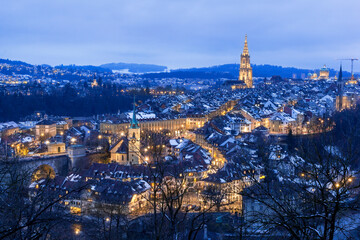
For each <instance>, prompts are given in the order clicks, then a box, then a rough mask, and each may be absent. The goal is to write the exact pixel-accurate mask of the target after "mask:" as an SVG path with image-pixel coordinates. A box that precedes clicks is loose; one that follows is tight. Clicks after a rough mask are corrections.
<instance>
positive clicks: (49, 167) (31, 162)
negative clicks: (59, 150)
mask: <svg viewBox="0 0 360 240" xmlns="http://www.w3.org/2000/svg"><path fill="white" fill-rule="evenodd" d="M3 164H4V163H3ZM6 164H7V165H8V166H10V165H11V166H12V167H15V168H17V169H21V171H22V172H24V173H26V174H28V175H29V177H31V179H32V180H36V179H38V178H39V176H43V177H45V176H46V175H48V176H49V177H51V178H53V177H55V176H66V175H67V174H68V172H69V170H70V167H71V161H70V159H69V157H68V156H67V155H66V154H58V155H51V156H42V157H31V158H20V159H19V160H17V161H14V162H7V163H6ZM37 174H38V177H36V175H37Z"/></svg>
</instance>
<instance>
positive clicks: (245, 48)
mask: <svg viewBox="0 0 360 240" xmlns="http://www.w3.org/2000/svg"><path fill="white" fill-rule="evenodd" d="M243 55H249V48H248V43H247V34H245V43H244V51H243Z"/></svg>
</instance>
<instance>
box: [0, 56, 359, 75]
mask: <svg viewBox="0 0 360 240" xmlns="http://www.w3.org/2000/svg"><path fill="white" fill-rule="evenodd" d="M0 64H9V65H14V66H18V65H24V66H28V67H31V66H35V65H32V64H29V63H26V62H23V61H13V60H9V59H1V58H0ZM39 66H47V67H51V66H49V65H46V64H42V65H39ZM251 66H252V68H253V76H254V77H271V76H281V77H282V78H292V77H293V74H295V75H296V77H297V78H301V77H303V76H305V77H306V76H307V74H308V73H314V72H316V73H319V69H315V70H313V69H300V68H295V67H282V66H275V65H269V64H264V65H256V64H253V65H251ZM54 68H58V69H68V70H70V71H76V70H88V71H93V72H111V71H112V70H119V71H122V70H127V71H124V73H135V74H142V75H141V77H143V78H182V79H184V78H199V79H221V78H223V79H237V78H238V76H239V68H240V66H239V64H222V65H216V66H210V67H201V68H184V69H174V70H171V71H168V72H165V70H167V67H166V66H161V65H155V64H138V63H107V64H102V65H100V66H94V65H74V64H72V65H58V66H55V67H54ZM329 73H330V77H333V76H335V75H338V70H334V69H329ZM355 74H359V73H355ZM343 76H344V77H350V76H351V74H350V72H346V71H344V72H343Z"/></svg>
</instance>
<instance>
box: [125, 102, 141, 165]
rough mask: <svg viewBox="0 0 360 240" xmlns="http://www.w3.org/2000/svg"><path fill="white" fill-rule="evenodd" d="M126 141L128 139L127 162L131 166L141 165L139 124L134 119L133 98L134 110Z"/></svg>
mask: <svg viewBox="0 0 360 240" xmlns="http://www.w3.org/2000/svg"><path fill="white" fill-rule="evenodd" d="M128 139H129V157H128V162H129V163H130V164H131V165H133V164H141V163H142V161H141V159H140V126H139V122H138V121H137V119H136V111H135V97H134V110H133V115H132V120H131V122H130V127H129V132H128Z"/></svg>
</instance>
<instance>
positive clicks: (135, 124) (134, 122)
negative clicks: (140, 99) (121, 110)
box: [130, 96, 139, 129]
mask: <svg viewBox="0 0 360 240" xmlns="http://www.w3.org/2000/svg"><path fill="white" fill-rule="evenodd" d="M135 105H136V104H135V96H134V109H133V115H132V120H131V122H130V128H132V129H134V128H139V122H138V120H137V119H136V111H135Z"/></svg>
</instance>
